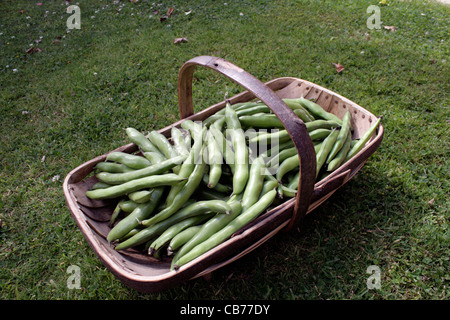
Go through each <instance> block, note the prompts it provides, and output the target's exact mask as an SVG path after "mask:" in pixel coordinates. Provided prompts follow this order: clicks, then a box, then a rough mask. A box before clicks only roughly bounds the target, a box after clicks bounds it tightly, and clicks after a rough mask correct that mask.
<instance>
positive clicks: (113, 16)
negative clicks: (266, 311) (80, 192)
mask: <svg viewBox="0 0 450 320" xmlns="http://www.w3.org/2000/svg"><path fill="white" fill-rule="evenodd" d="M386 2H387V3H386V4H380V3H378V1H363V0H361V1H341V0H340V1H335V0H327V1H316V0H314V1H267V0H260V1H247V0H246V1H231V0H226V1H190V2H189V3H188V4H186V2H184V1H178V0H173V1H170V2H167V1H163V2H161V3H160V2H154V0H148V1H146V0H139V1H125V0H122V1H106V0H79V1H78V3H79V7H80V13H81V15H80V17H81V28H80V29H72V30H68V29H67V26H66V20H67V19H68V18H69V16H70V14H68V13H66V11H65V10H66V7H67V6H68V4H66V2H65V1H63V0H54V1H49V0H43V1H41V2H40V3H39V2H35V1H25V0H19V1H1V2H0V45H1V51H0V106H1V108H0V119H1V120H0V121H1V126H0V135H1V144H0V155H1V157H0V169H1V170H0V192H1V200H0V201H1V202H0V299H2V300H4V299H24V300H34V299H36V300H40V299H75V300H77V299H148V300H155V299H161V300H167V299H214V300H216V299H217V300H219V299H220V300H222V299H277V300H289V299H299V300H307V299H308V300H319V299H333V300H341V299H346V300H347V299H348V300H357V299H362V300H403V299H409V300H416V299H426V300H440V299H449V298H450V272H449V271H450V266H449V262H450V261H449V257H450V228H449V222H450V219H449V218H450V217H449V211H448V207H449V198H448V197H449V190H450V186H449V166H448V159H449V155H450V153H449V150H450V145H449V133H450V132H449V124H450V113H449V95H448V94H449V91H450V90H449V89H450V88H449V79H450V72H449V71H450V70H449V61H448V60H449V57H450V50H449V25H450V8H449V7H448V6H445V5H440V4H436V3H434V2H428V1H393V0H388V1H386ZM39 4H40V5H39ZM71 4H76V3H75V1H71ZM372 4H376V5H378V6H379V9H380V19H381V25H380V26H381V28H380V29H370V28H368V25H367V20H368V18H369V17H370V16H371V15H372V14H373V13H367V8H368V7H369V5H372ZM170 7H173V8H174V9H175V10H174V12H173V14H172V15H171V16H170V17H169V18H168V19H166V20H164V19H161V17H162V16H163V15H165V14H166V12H167V11H168V9H169V8H170ZM161 20H164V21H161ZM386 26H388V27H390V26H393V27H395V30H393V29H392V28H390V29H389V28H385V27H386ZM178 37H186V38H187V39H188V42H184V43H180V44H174V43H173V41H174V39H175V38H178ZM199 55H213V56H219V57H222V58H225V59H227V60H229V61H231V62H233V63H235V64H236V65H238V66H240V67H242V68H244V69H246V70H247V71H249V72H250V73H251V74H253V75H254V76H256V77H257V78H259V79H260V80H262V81H269V80H271V79H274V78H277V77H283V76H293V77H298V78H302V79H306V80H308V81H311V82H314V83H317V84H319V85H321V86H324V87H326V88H329V89H331V90H333V91H335V92H337V93H339V94H341V95H343V96H345V97H347V98H349V99H351V100H353V101H355V102H356V103H358V104H360V105H361V106H363V107H364V108H366V109H368V110H369V111H371V112H372V113H374V114H375V115H383V117H384V118H383V125H384V127H385V137H384V140H383V143H382V145H381V147H380V148H379V150H378V151H377V152H376V153H375V154H374V155H373V156H372V157H371V158H370V159H369V161H368V162H367V163H366V165H365V166H364V167H363V169H362V170H361V171H360V173H359V174H358V175H357V176H356V177H355V178H354V179H352V180H351V181H350V182H349V183H348V184H346V185H345V186H344V187H343V188H341V189H340V190H339V191H338V192H336V193H335V194H334V195H333V196H332V197H331V198H330V199H329V200H327V202H325V203H324V204H323V205H322V206H320V207H319V208H318V209H317V210H316V211H314V213H313V214H311V215H309V216H308V217H307V218H306V219H305V221H304V224H303V226H302V228H301V229H299V230H293V231H291V232H289V233H280V234H278V235H277V236H276V237H274V238H272V239H271V240H269V241H268V242H267V243H265V244H264V245H263V246H261V247H259V248H258V249H257V250H255V251H253V252H251V253H250V254H248V255H247V256H245V257H243V258H242V259H240V260H239V261H238V262H236V263H233V264H230V265H228V266H226V267H224V268H222V269H220V270H218V271H216V272H215V273H214V274H213V275H212V278H211V279H210V280H209V281H207V280H205V279H203V278H200V279H196V280H193V281H190V282H188V283H186V284H184V285H182V286H179V287H177V288H174V289H170V290H167V291H164V292H161V293H156V294H141V293H138V292H136V291H134V290H132V289H129V288H128V287H126V286H124V285H123V284H122V283H121V282H119V281H118V280H117V279H116V278H115V277H114V276H113V275H112V274H111V273H110V272H109V271H108V270H107V269H106V268H105V267H104V266H103V265H102V263H101V262H100V260H99V259H98V258H97V257H96V255H95V254H94V253H93V251H92V250H91V249H90V247H89V246H88V244H87V242H86V241H85V239H84V238H83V236H82V234H81V232H79V231H78V228H77V226H76V224H75V221H74V220H73V218H72V217H71V215H70V212H69V210H68V208H67V206H66V203H65V199H64V196H63V190H62V182H63V179H64V177H65V176H66V175H67V173H68V172H69V171H70V170H72V169H73V168H75V167H76V166H78V165H80V164H81V163H84V162H85V161H87V160H90V159H92V158H93V157H95V156H97V155H100V154H103V153H105V152H107V151H110V150H112V149H114V148H116V147H118V146H121V145H123V144H125V143H128V142H129V141H128V139H127V138H126V135H125V132H124V128H126V127H134V128H136V129H138V130H141V131H145V130H151V129H159V128H162V127H165V126H166V125H168V124H170V123H172V122H174V121H175V120H177V119H178V106H177V90H176V89H177V76H178V70H179V68H180V67H181V65H182V64H183V63H184V62H185V61H187V60H189V59H191V58H193V57H195V56H199ZM333 63H340V64H342V65H343V66H344V68H345V70H344V71H342V72H340V73H338V72H337V71H336V68H335V67H334V65H333ZM241 90H242V89H241V88H240V87H239V86H237V85H236V84H233V83H231V82H230V81H229V80H227V79H225V78H224V77H221V76H220V75H218V74H215V73H214V72H212V71H210V70H206V69H202V68H198V70H197V71H196V73H195V81H194V103H195V108H196V110H201V109H203V108H205V107H208V106H210V105H212V104H214V103H216V102H218V101H221V100H222V99H223V96H224V93H225V92H229V93H231V94H234V93H238V92H240V91H241ZM71 265H77V266H79V267H80V271H81V288H80V289H70V288H68V286H67V280H68V277H69V274H68V273H67V269H68V268H69V266H71ZM373 265H375V266H377V267H379V270H380V271H381V278H380V280H381V282H380V284H381V287H380V288H379V289H369V288H368V286H367V279H368V278H369V277H370V274H369V273H367V268H368V267H369V266H373Z"/></svg>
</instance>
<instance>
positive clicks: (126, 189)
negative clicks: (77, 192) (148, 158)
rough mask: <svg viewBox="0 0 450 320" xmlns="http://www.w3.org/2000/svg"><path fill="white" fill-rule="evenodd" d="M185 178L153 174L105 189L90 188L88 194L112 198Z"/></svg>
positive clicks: (94, 197) (98, 197) (171, 183)
mask: <svg viewBox="0 0 450 320" xmlns="http://www.w3.org/2000/svg"><path fill="white" fill-rule="evenodd" d="M183 179H184V178H180V177H179V176H178V175H177V174H174V173H167V174H160V175H153V176H149V177H145V178H140V179H136V180H132V181H129V182H125V183H123V184H119V185H114V186H111V187H109V188H105V189H97V190H88V191H86V196H87V197H89V198H91V199H96V200H103V199H112V198H117V197H120V196H124V195H127V194H129V193H131V192H134V191H138V190H142V189H148V188H154V187H158V186H170V185H173V184H176V183H179V182H180V181H182V180H183Z"/></svg>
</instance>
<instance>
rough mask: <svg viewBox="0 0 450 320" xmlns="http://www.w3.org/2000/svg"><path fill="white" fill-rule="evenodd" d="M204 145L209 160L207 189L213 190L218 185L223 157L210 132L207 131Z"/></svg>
mask: <svg viewBox="0 0 450 320" xmlns="http://www.w3.org/2000/svg"><path fill="white" fill-rule="evenodd" d="M206 144H207V149H208V159H209V179H208V187H209V188H214V187H215V186H216V185H217V184H218V183H219V180H220V177H221V176H222V163H223V156H222V152H221V151H220V149H219V145H218V144H217V142H216V140H215V139H214V136H213V134H212V133H211V131H208V133H207V142H206Z"/></svg>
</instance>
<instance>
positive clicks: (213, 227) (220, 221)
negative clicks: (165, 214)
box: [171, 196, 242, 268]
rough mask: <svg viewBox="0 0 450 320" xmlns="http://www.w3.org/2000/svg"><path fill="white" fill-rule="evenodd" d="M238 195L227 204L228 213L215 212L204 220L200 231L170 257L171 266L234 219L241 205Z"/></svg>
mask: <svg viewBox="0 0 450 320" xmlns="http://www.w3.org/2000/svg"><path fill="white" fill-rule="evenodd" d="M240 198H241V197H240V196H233V197H232V198H231V199H230V200H229V201H228V204H229V205H230V206H231V208H232V209H231V212H230V214H228V215H224V214H216V215H215V216H214V217H212V218H210V219H209V220H208V221H206V222H205V223H204V224H203V226H202V227H201V229H200V231H199V232H198V233H197V234H195V235H194V236H193V237H192V238H191V239H190V240H189V241H188V242H187V243H185V244H184V245H183V246H182V247H181V248H180V250H178V252H177V253H176V254H175V256H174V258H173V259H172V264H171V268H173V267H174V266H175V265H176V264H177V261H178V259H179V258H180V257H182V256H183V255H185V254H187V253H188V252H189V251H190V250H191V249H192V248H194V247H195V246H197V245H198V244H200V243H202V242H203V241H206V240H207V239H209V238H210V237H211V236H212V235H214V234H215V233H217V232H218V231H220V230H222V229H223V228H224V227H225V226H226V225H228V224H229V223H230V222H231V221H233V219H235V218H236V217H237V216H238V215H239V214H241V212H242V205H241V203H240V201H239V200H240Z"/></svg>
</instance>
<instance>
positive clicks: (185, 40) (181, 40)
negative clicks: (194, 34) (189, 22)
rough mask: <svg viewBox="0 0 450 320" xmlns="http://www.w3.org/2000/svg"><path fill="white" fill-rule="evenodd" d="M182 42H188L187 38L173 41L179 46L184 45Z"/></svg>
mask: <svg viewBox="0 0 450 320" xmlns="http://www.w3.org/2000/svg"><path fill="white" fill-rule="evenodd" d="M182 42H188V39H187V38H184V37H183V38H175V40H173V43H175V44H178V43H182Z"/></svg>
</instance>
